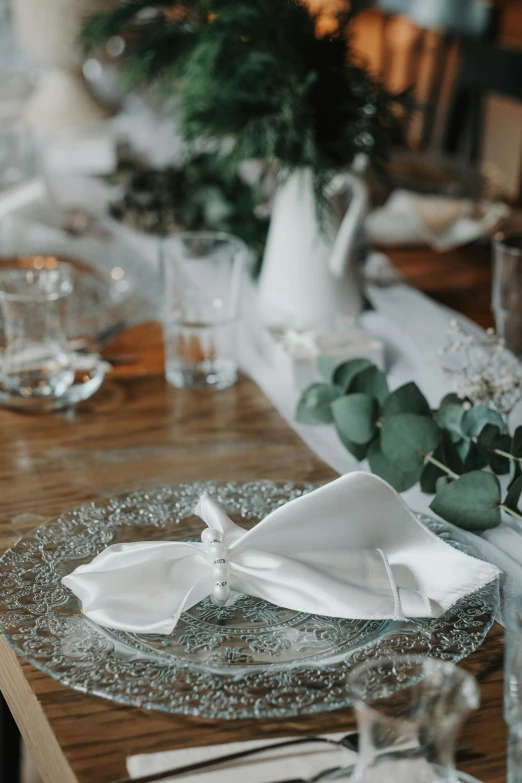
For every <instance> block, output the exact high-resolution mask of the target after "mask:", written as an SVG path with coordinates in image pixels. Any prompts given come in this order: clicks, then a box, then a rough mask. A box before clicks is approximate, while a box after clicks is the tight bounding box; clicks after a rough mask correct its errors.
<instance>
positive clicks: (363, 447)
mask: <svg viewBox="0 0 522 783" xmlns="http://www.w3.org/2000/svg"><path fill="white" fill-rule="evenodd" d="M335 429H336V430H337V435H338V436H339V440H340V441H341V443H342V444H343V446H344V447H345V449H346V450H347V451H349V452H350V454H351V455H352V456H353V457H355V459H356V460H358V462H362V461H363V460H365V459H366V457H367V455H368V448H369V446H370V444H369V443H354V442H353V441H351V440H349V439H348V438H347V437H346V436H345V435H344V433H343V432H342V431H341V430H339V429H338V428H337V427H336V428H335Z"/></svg>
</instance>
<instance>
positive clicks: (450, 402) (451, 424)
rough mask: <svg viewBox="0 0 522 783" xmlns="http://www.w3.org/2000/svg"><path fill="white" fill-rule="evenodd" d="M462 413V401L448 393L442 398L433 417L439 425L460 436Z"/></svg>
mask: <svg viewBox="0 0 522 783" xmlns="http://www.w3.org/2000/svg"><path fill="white" fill-rule="evenodd" d="M463 414H464V403H463V402H462V400H461V399H460V398H459V397H457V395H456V394H448V395H447V396H446V397H444V399H443V400H442V402H441V404H440V408H439V410H438V411H437V412H436V414H435V416H434V418H435V421H436V422H437V424H438V425H439V427H441V428H442V429H445V430H448V432H451V433H455V434H456V435H457V436H458V437H459V438H461V437H462V430H461V421H462V416H463Z"/></svg>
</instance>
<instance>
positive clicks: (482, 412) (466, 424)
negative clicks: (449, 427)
mask: <svg viewBox="0 0 522 783" xmlns="http://www.w3.org/2000/svg"><path fill="white" fill-rule="evenodd" d="M486 424H494V425H495V426H497V427H498V428H499V430H500V431H501V432H503V431H504V429H505V427H504V422H503V420H502V417H501V416H500V415H499V414H498V413H497V412H496V411H494V410H492V409H491V408H486V407H485V405H475V406H474V407H473V408H470V409H469V410H468V411H465V413H464V415H463V417H462V432H463V433H464V435H466V436H467V437H468V438H476V437H477V435H478V434H479V433H480V432H481V431H482V429H483V428H484V427H485V426H486Z"/></svg>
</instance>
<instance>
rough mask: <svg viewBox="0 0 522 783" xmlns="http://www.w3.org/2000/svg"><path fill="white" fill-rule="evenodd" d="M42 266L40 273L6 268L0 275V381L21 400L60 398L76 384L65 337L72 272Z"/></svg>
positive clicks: (66, 267)
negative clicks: (1, 347) (1, 336)
mask: <svg viewBox="0 0 522 783" xmlns="http://www.w3.org/2000/svg"><path fill="white" fill-rule="evenodd" d="M43 261H44V259H42V268H41V269H38V268H37V267H32V268H25V269H24V268H21V269H9V270H7V271H5V272H4V273H2V274H1V275H0V308H1V312H2V315H3V320H4V331H5V343H6V344H5V351H4V354H3V357H2V361H1V364H0V378H1V380H2V381H3V384H4V386H5V388H6V389H7V390H9V391H10V392H11V393H13V394H17V395H20V396H22V397H50V396H55V397H59V396H60V395H62V394H63V393H64V392H65V391H67V389H68V388H69V386H71V384H72V383H73V381H74V369H73V361H72V353H71V351H70V350H69V348H68V346H67V338H66V326H67V300H68V298H69V296H70V294H71V292H72V290H73V282H72V280H73V278H72V270H71V268H70V267H69V265H68V264H66V263H61V262H58V261H56V264H55V266H54V267H52V268H49V266H47V267H45V268H43ZM47 262H49V259H47Z"/></svg>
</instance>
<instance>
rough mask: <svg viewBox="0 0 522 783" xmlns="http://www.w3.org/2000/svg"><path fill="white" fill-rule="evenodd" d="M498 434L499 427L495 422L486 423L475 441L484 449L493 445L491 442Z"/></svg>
mask: <svg viewBox="0 0 522 783" xmlns="http://www.w3.org/2000/svg"><path fill="white" fill-rule="evenodd" d="M499 435H500V428H499V427H498V426H497V425H496V424H486V425H485V427H483V429H482V431H481V432H480V434H479V436H478V438H477V443H478V444H479V446H482V447H483V448H485V449H489V448H491V447H492V446H493V443H494V442H495V440H496V439H497V438H498V437H499Z"/></svg>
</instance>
